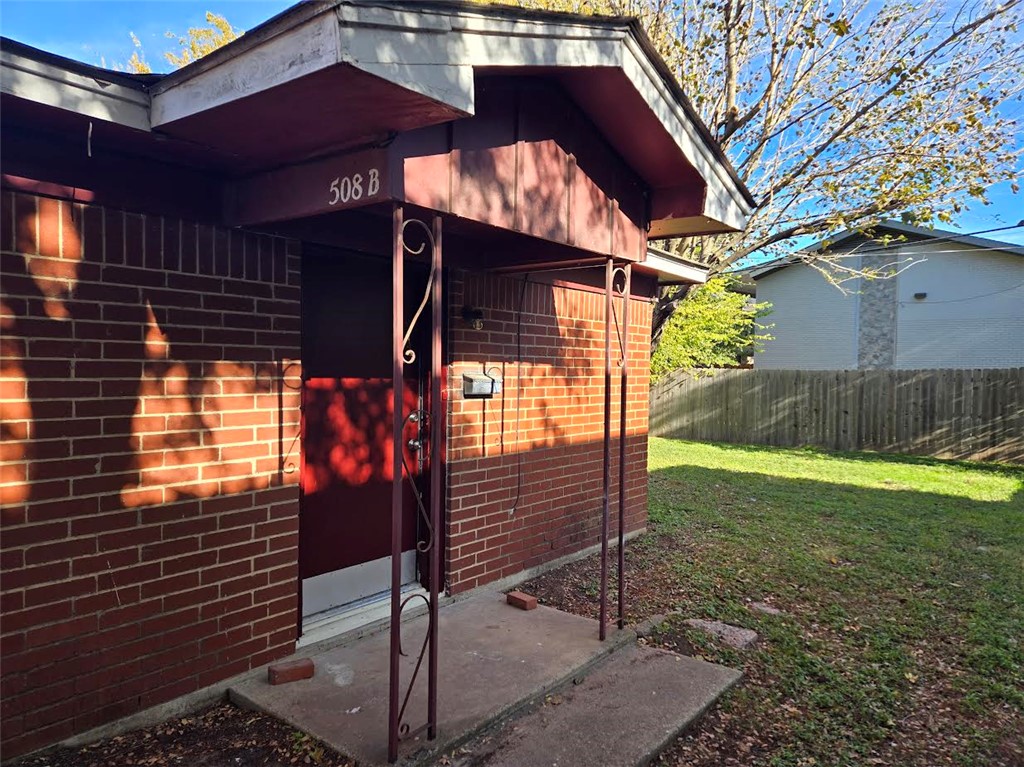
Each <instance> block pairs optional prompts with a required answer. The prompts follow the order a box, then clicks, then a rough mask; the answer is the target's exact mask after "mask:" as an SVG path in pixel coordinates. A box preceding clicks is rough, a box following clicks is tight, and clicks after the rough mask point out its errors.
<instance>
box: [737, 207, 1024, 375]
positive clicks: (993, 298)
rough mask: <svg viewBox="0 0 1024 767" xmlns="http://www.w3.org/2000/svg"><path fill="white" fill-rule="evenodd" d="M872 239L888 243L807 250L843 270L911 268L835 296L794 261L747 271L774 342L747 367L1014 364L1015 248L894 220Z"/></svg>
mask: <svg viewBox="0 0 1024 767" xmlns="http://www.w3.org/2000/svg"><path fill="white" fill-rule="evenodd" d="M874 236H875V237H876V238H889V239H888V240H884V241H882V242H879V241H877V240H872V239H869V238H867V237H865V236H864V235H863V234H860V233H857V232H845V233H843V234H841V235H839V236H838V237H836V238H834V239H832V240H829V241H827V242H824V243H820V244H819V245H817V246H815V247H814V248H812V249H811V250H810V251H809V252H810V253H811V254H813V253H814V252H816V251H821V250H823V249H824V248H825V247H826V246H827V248H828V251H829V252H831V253H837V254H842V260H841V263H842V265H843V266H845V267H849V268H852V269H880V270H885V269H887V268H889V267H890V266H894V267H904V266H907V264H908V263H910V262H914V263H913V264H912V265H910V266H909V268H906V269H905V270H904V271H901V272H900V273H899V274H898V275H897V276H895V277H890V278H886V279H866V278H863V277H857V278H855V279H851V280H848V281H846V282H844V283H843V285H842V287H843V290H839V289H838V288H836V287H835V286H834V285H832V284H830V282H829V280H828V279H826V277H825V276H824V275H823V274H821V272H819V271H818V269H817V268H815V267H814V266H810V265H808V264H806V263H803V262H801V261H800V260H799V259H792V260H788V261H781V262H775V263H771V264H766V265H764V266H760V267H757V268H754V269H749V270H747V274H748V275H749V276H750V277H751V278H752V279H753V281H754V283H755V284H756V294H757V300H758V301H768V302H770V303H771V304H772V313H771V314H770V315H769V317H768V319H767V322H768V323H770V324H771V329H770V331H769V332H770V333H771V335H772V336H774V340H771V341H768V342H766V343H765V344H764V348H763V349H762V350H761V351H759V352H758V353H757V354H755V356H754V367H755V368H764V369H768V368H774V369H795V370H852V369H886V368H898V369H928V368H1014V367H1024V247H1021V246H1019V245H1012V244H1010V243H1006V242H999V241H997V240H990V239H983V238H981V237H973V236H966V235H962V234H957V233H956V232H947V231H943V230H940V229H923V228H921V227H916V226H908V225H906V224H901V223H896V222H885V223H883V224H881V225H879V226H877V227H875V230H874ZM825 268H828V267H827V266H826V267H825Z"/></svg>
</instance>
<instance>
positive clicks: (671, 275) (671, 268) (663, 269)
mask: <svg viewBox="0 0 1024 767" xmlns="http://www.w3.org/2000/svg"><path fill="white" fill-rule="evenodd" d="M637 267H638V268H640V269H641V270H642V271H643V270H650V271H652V272H655V273H656V274H657V275H658V279H659V280H660V281H661V282H691V283H694V284H697V285H701V284H703V283H705V282H707V281H708V270H707V268H706V267H700V266H694V265H692V264H689V263H686V262H685V261H681V260H677V259H675V258H672V257H671V256H665V255H662V254H661V253H658V252H656V251H651V250H648V251H647V258H646V259H645V260H644V261H643V262H641V263H640V264H637Z"/></svg>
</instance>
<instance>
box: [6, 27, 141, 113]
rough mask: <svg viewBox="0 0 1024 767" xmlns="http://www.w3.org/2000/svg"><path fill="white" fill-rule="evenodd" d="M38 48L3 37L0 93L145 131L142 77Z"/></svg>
mask: <svg viewBox="0 0 1024 767" xmlns="http://www.w3.org/2000/svg"><path fill="white" fill-rule="evenodd" d="M40 53H41V52H40V51H37V50H35V49H34V48H29V47H28V46H24V45H21V44H19V43H16V42H14V41H12V40H4V43H3V46H2V47H0V93H3V94H4V95H5V96H15V97H17V98H20V99H24V100H25V101H29V102H33V103H36V104H41V105H44V106H48V107H53V108H55V109H60V110H63V111H67V112H72V113H75V114H80V115H84V116H86V117H92V118H95V119H97V120H105V121H107V122H112V123H116V124H118V125H123V126H125V127H128V128H134V129H136V130H141V131H149V130H150V98H149V94H148V93H146V90H145V87H144V85H143V84H142V82H141V81H138V80H133V79H131V78H129V77H122V76H119V75H118V74H117V73H115V72H109V71H107V70H101V69H98V68H96V67H89V66H86V65H81V64H79V63H78V62H75V61H71V60H70V59H65V58H62V57H59V56H51V55H42V56H40V55H39V54H40Z"/></svg>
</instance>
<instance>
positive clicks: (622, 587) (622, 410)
mask: <svg viewBox="0 0 1024 767" xmlns="http://www.w3.org/2000/svg"><path fill="white" fill-rule="evenodd" d="M632 272H633V270H632V268H631V264H628V263H627V264H626V266H625V267H624V269H623V273H624V279H625V284H624V285H623V288H622V375H621V378H620V382H619V389H620V391H619V628H620V629H621V628H625V626H626V465H627V463H626V405H627V403H628V396H627V394H628V384H629V292H630V278H631V277H632Z"/></svg>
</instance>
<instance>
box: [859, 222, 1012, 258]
mask: <svg viewBox="0 0 1024 767" xmlns="http://www.w3.org/2000/svg"><path fill="white" fill-rule="evenodd" d="M877 228H879V229H884V228H885V227H884V225H883V226H879V227H877ZM1010 229H1024V220H1021V221H1018V222H1017V223H1016V224H1013V225H1012V226H997V227H994V228H992V229H979V230H978V231H975V232H950V233H949V234H948V235H946V236H943V237H928V236H927V235H916V234H912V235H911V236H921V237H925V238H926V239H923V240H917V241H914V242H907V241H905V240H901V239H900V237H905V236H906V234H901V235H899V237H895V238H893V242H892V244H891V245H876V246H874V247H869V248H864V249H855V250H850V251H845V252H846V253H851V254H853V253H855V254H857V255H865V254H866V255H870V254H872V253H885V252H891V249H892V248H894V247H905V248H911V247H924V246H926V245H930V244H934V243H937V242H955V241H956V240H959V239H962V238H964V237H974V236H976V235H979V234H989V233H991V232H1005V231H1008V230H1010ZM868 231H871V230H868ZM864 236H865V237H867V235H866V234H865V235H864ZM869 240H870V241H873V242H874V241H876V240H874V239H873V238H869ZM1007 245H1009V246H1010V247H1011V248H1012V247H1018V248H1019V247H1024V246H1021V245H1014V244H1013V243H1007ZM968 247H975V246H973V245H970V244H968ZM976 249H977V250H1002V248H976ZM949 252H955V251H949Z"/></svg>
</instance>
